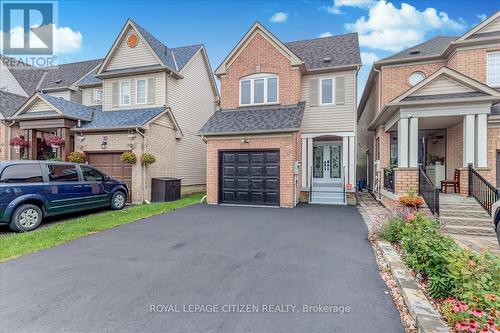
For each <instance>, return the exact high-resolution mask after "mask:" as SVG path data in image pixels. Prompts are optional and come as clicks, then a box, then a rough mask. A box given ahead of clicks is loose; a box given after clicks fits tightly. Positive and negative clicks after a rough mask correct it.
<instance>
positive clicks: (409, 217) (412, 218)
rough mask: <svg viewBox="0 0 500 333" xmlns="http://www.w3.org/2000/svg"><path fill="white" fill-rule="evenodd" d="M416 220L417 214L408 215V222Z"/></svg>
mask: <svg viewBox="0 0 500 333" xmlns="http://www.w3.org/2000/svg"><path fill="white" fill-rule="evenodd" d="M414 219H415V214H413V213H408V214H406V221H408V222H411V221H413V220H414Z"/></svg>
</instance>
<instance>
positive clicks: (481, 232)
mask: <svg viewBox="0 0 500 333" xmlns="http://www.w3.org/2000/svg"><path fill="white" fill-rule="evenodd" d="M441 229H442V230H443V231H445V232H447V233H449V234H456V235H471V236H496V234H495V231H493V228H492V227H478V226H455V225H445V226H443V227H441Z"/></svg>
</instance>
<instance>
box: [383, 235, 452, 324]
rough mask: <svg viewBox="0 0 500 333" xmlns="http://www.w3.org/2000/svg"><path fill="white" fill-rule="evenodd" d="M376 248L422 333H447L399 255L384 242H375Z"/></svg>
mask: <svg viewBox="0 0 500 333" xmlns="http://www.w3.org/2000/svg"><path fill="white" fill-rule="evenodd" d="M376 243H377V247H378V248H379V249H380V252H382V255H383V257H384V259H385V261H386V262H387V265H389V267H390V269H391V273H392V276H393V277H394V279H395V280H396V282H397V284H398V285H399V287H400V289H401V295H402V296H403V299H404V301H405V303H406V306H407V307H408V310H409V311H410V314H411V316H412V317H413V319H414V320H415V322H416V324H417V328H418V331H419V332H422V333H445V332H446V333H448V332H450V330H449V329H448V326H447V325H446V323H445V322H443V320H441V316H440V315H439V313H438V312H437V311H436V310H435V309H434V308H433V307H432V305H431V303H429V301H428V300H427V297H426V296H425V295H424V293H423V292H422V290H420V288H419V287H418V285H417V282H416V281H415V279H414V278H413V276H412V275H411V274H410V271H409V270H408V268H407V267H406V266H405V264H404V263H403V261H402V260H401V257H400V256H399V254H398V253H397V252H396V250H394V248H393V247H392V245H391V244H390V243H388V242H386V241H377V242H376Z"/></svg>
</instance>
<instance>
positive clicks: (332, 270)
mask: <svg viewBox="0 0 500 333" xmlns="http://www.w3.org/2000/svg"><path fill="white" fill-rule="evenodd" d="M366 235H367V230H366V226H365V224H364V222H363V220H362V219H361V216H360V215H359V213H358V211H357V209H356V208H355V207H332V206H308V205H303V206H299V207H297V208H295V209H273V208H249V207H223V206H206V205H196V206H191V207H188V208H184V209H180V210H177V211H175V212H171V213H167V214H164V215H159V216H156V217H152V218H148V219H145V220H142V221H138V222H136V223H132V224H128V225H124V226H121V227H119V228H116V229H112V230H107V231H104V232H101V233H98V234H95V235H91V236H88V237H85V238H82V239H79V240H76V241H73V242H70V243H66V244H63V245H61V246H58V247H55V248H52V249H48V250H44V251H41V252H38V253H35V254H32V255H28V256H25V257H21V258H18V259H15V260H12V261H9V262H6V263H3V264H0V331H1V332H52V333H55V332H183V333H184V332H231V333H237V332H258V333H265V332H273V333H274V332H387V333H388V332H404V330H403V327H402V325H401V322H400V319H399V315H398V312H397V310H396V308H395V306H394V304H393V301H392V299H391V296H390V295H389V294H387V293H386V286H385V284H384V282H383V281H382V279H381V278H380V276H379V274H378V270H377V265H376V262H375V258H374V254H373V251H372V248H371V246H370V244H369V242H368V240H367V239H366ZM168 305H171V306H168ZM200 305H209V306H205V307H200ZM234 305H245V306H234ZM271 305H277V306H271ZM306 305H316V306H318V305H321V306H323V307H321V308H320V307H313V308H309V310H311V311H315V310H320V309H322V310H323V311H324V310H325V309H329V310H330V311H331V312H329V313H324V312H323V313H315V312H304V306H306ZM325 306H330V307H325ZM169 311H178V312H169ZM191 311H198V312H191ZM200 311H212V312H200ZM265 311H267V312H265ZM276 311H281V312H276ZM286 311H288V312H286ZM342 312H343V313H342Z"/></svg>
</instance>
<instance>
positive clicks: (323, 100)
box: [319, 78, 335, 105]
mask: <svg viewBox="0 0 500 333" xmlns="http://www.w3.org/2000/svg"><path fill="white" fill-rule="evenodd" d="M319 104H320V105H329V104H335V80H334V79H333V78H325V79H321V80H320V96H319Z"/></svg>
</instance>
